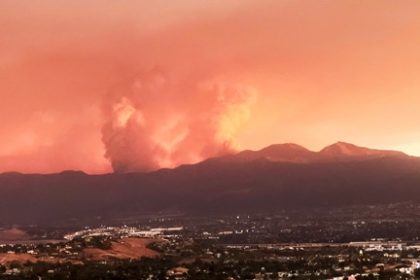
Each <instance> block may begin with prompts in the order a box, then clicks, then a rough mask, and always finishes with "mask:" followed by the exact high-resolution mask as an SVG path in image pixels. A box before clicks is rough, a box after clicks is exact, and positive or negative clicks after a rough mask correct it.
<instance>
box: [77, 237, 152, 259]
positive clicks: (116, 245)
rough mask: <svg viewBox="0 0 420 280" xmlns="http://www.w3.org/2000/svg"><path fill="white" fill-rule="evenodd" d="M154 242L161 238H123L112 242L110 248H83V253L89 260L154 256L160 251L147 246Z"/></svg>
mask: <svg viewBox="0 0 420 280" xmlns="http://www.w3.org/2000/svg"><path fill="white" fill-rule="evenodd" d="M153 242H159V240H156V239H144V238H123V239H120V240H119V241H116V242H112V248H111V249H109V250H102V249H97V248H87V249H84V250H83V255H84V257H85V258H87V259H89V260H106V259H109V258H117V259H139V258H141V257H149V258H154V257H157V256H159V253H158V252H156V251H154V250H151V249H149V248H147V246H148V245H149V244H151V243H153Z"/></svg>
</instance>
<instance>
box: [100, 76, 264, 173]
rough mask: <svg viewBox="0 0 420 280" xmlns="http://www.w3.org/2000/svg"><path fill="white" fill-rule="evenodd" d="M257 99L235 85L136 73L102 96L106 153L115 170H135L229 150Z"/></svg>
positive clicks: (103, 134) (154, 167) (152, 167)
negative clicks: (103, 97)
mask: <svg viewBox="0 0 420 280" xmlns="http://www.w3.org/2000/svg"><path fill="white" fill-rule="evenodd" d="M255 98H256V92H255V90H254V89H252V88H250V87H246V86H243V85H239V84H232V83H227V82H223V81H216V80H204V81H201V80H199V79H184V80H179V79H175V78H173V77H170V76H169V75H164V74H163V73H161V72H159V71H150V72H149V73H146V74H141V75H137V76H136V77H134V78H130V79H127V80H125V81H122V82H121V83H119V84H118V85H116V86H115V87H114V88H113V89H112V90H111V91H110V93H109V95H108V96H107V97H106V98H105V99H104V115H105V124H104V126H103V129H102V140H103V143H104V145H105V149H106V157H107V158H108V159H109V160H110V162H111V164H112V167H113V169H114V171H115V172H135V171H150V170H155V169H158V168H163V167H174V166H177V165H180V164H183V163H194V162H197V161H200V160H203V159H205V158H208V157H212V156H218V155H223V154H227V153H230V152H232V151H234V150H235V148H236V143H235V141H234V138H235V135H236V134H237V133H238V131H239V130H240V128H241V127H242V126H243V124H244V123H245V122H246V121H247V120H248V118H249V115H250V107H251V105H252V103H253V102H254V100H255Z"/></svg>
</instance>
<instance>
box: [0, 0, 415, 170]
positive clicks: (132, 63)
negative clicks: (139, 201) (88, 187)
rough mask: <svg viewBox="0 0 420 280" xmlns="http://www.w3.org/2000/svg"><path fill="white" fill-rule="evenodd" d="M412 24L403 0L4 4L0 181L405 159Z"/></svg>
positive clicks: (411, 108) (409, 5)
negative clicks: (381, 154)
mask: <svg viewBox="0 0 420 280" xmlns="http://www.w3.org/2000/svg"><path fill="white" fill-rule="evenodd" d="M419 14H420V1H417V0H412V1H410V0H406V1H394V0H393V1H386V0H378V1H375V0H373V1H356V0H343V1H336V0H331V1H297V0H296V1H293V0H258V1H247V0H243V1H237V0H223V1H208V0H179V1H166V0H157V1H103V0H90V1H85V0H83V1H82V0H73V1H64V0H63V1H60V0H59V1H57V0H42V1H41V0H35V1H34V0H21V1H15V0H3V1H1V2H0V38H1V39H0V136H1V138H0V172H2V171H11V170H14V171H21V172H41V173H46V172H57V171H61V170H64V169H80V170H84V171H86V172H90V173H101V172H110V171H111V170H112V166H114V168H115V166H120V169H121V170H122V171H127V170H129V171H131V170H134V169H135V168H136V167H138V166H140V167H139V168H140V169H141V168H143V167H142V166H143V165H144V164H146V163H147V167H146V168H145V170H147V169H153V168H157V167H162V166H169V167H170V166H174V165H177V164H180V163H182V162H194V161H197V160H200V159H202V158H204V157H207V156H212V155H217V154H220V153H223V152H225V151H227V150H230V149H236V148H244V149H245V148H248V149H258V148H261V147H263V146H266V145H269V144H272V143H283V142H295V143H298V144H301V145H303V146H306V147H308V148H311V149H314V150H318V149H320V148H321V147H323V146H325V145H327V144H330V143H333V142H336V141H338V140H343V141H347V142H352V143H354V144H359V145H362V146H369V147H375V148H387V149H398V150H402V151H404V152H407V153H410V154H415V155H420V129H419V128H420V110H419V108H420V48H419V46H420V17H419ZM127 151H129V152H127ZM131 151H133V152H131ZM128 156H130V159H127V157H128ZM137 158H138V159H139V162H137V163H133V161H135V160H136V159H137ZM111 163H112V165H111ZM143 163H144V164H143ZM127 165H130V166H132V167H127Z"/></svg>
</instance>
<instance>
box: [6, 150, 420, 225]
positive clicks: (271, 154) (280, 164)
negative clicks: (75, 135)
mask: <svg viewBox="0 0 420 280" xmlns="http://www.w3.org/2000/svg"><path fill="white" fill-rule="evenodd" d="M0 197H1V203H0V223H3V224H6V225H16V224H24V225H32V224H48V225H61V224H67V223H84V224H92V223H104V222H106V221H113V220H121V219H127V218H129V217H138V216H139V215H156V214H159V213H183V214H187V215H210V214H220V213H224V214H226V213H244V212H255V211H277V210H281V209H285V208H307V207H340V206H342V205H358V204H381V203H394V202H403V201H416V200H419V201H420V160H419V158H417V157H411V156H408V155H406V154H404V153H401V152H396V151H382V150H374V149H368V148H362V147H357V146H355V145H352V144H348V143H343V142H338V143H336V144H333V145H331V146H328V147H326V148H324V149H322V150H321V151H319V152H313V151H310V150H307V149H305V148H303V147H301V146H298V145H295V144H279V145H271V146H268V147H266V148H264V149H262V150H259V151H242V152H239V153H237V154H234V155H228V156H223V157H217V158H211V159H207V160H205V161H203V162H200V163H197V164H192V165H183V166H180V167H178V168H175V169H162V170H158V171H155V172H150V173H126V174H104V175H88V174H85V173H83V172H80V171H65V172H61V173H57V174H48V175H42V174H20V173H3V174H0Z"/></svg>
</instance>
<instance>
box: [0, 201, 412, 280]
mask: <svg viewBox="0 0 420 280" xmlns="http://www.w3.org/2000/svg"><path fill="white" fill-rule="evenodd" d="M417 207H418V206H417V205H414V204H410V203H407V204H398V205H382V206H365V207H357V208H356V207H351V208H341V209H335V210H331V209H311V210H308V211H302V210H301V211H293V210H289V211H286V210H285V211H284V212H281V213H276V214H270V215H267V214H263V213H260V214H255V213H254V214H242V215H241V214H238V215H228V216H214V217H185V216H182V215H168V216H165V215H159V216H155V217H147V218H144V219H141V220H139V221H138V222H137V223H133V224H121V225H116V224H114V225H108V226H105V225H102V226H97V227H89V226H84V227H80V226H79V227H80V228H79V229H78V230H74V231H70V232H69V231H68V229H70V228H75V227H77V226H75V225H72V226H71V227H70V226H69V228H67V229H66V228H65V227H62V228H56V229H55V230H51V229H50V228H48V229H45V232H43V231H42V227H31V228H24V229H12V230H11V229H4V228H3V229H2V231H1V232H0V237H1V234H2V233H3V237H4V236H6V234H5V233H7V232H8V233H9V235H10V232H13V233H14V234H15V235H18V233H19V232H21V231H24V230H25V233H27V234H28V236H30V237H31V238H26V240H12V238H10V236H9V240H7V241H6V240H3V241H1V242H0V279H178V280H182V279H225V280H233V279H258V280H259V279H261V280H262V279H337V280H338V279H340V280H341V279H417V278H416V277H420V270H419V268H420V240H418V235H417V234H418V233H419V232H420V224H419V223H418V222H417V221H418V218H417V212H415V211H414V210H415V209H417ZM114 223H117V222H116V221H114ZM3 239H4V238H3Z"/></svg>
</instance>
